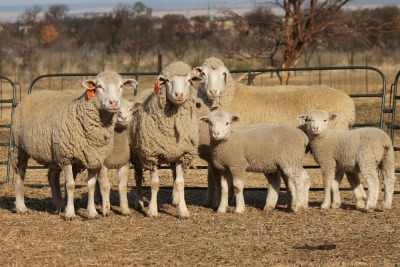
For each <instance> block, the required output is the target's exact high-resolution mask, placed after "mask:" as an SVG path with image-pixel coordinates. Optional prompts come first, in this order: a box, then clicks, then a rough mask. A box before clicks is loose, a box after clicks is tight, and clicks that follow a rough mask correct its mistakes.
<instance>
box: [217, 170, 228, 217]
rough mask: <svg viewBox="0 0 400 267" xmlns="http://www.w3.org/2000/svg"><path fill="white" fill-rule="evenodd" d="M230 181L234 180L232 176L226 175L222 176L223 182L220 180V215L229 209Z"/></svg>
mask: <svg viewBox="0 0 400 267" xmlns="http://www.w3.org/2000/svg"><path fill="white" fill-rule="evenodd" d="M228 179H232V176H231V175H230V174H227V173H224V174H222V175H221V180H220V187H221V192H220V195H221V198H220V202H219V207H218V210H217V212H219V213H226V209H227V208H228V206H229V204H228V190H229V189H228Z"/></svg>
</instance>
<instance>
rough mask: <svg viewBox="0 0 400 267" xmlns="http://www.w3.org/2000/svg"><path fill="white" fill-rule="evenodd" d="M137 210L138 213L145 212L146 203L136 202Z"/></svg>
mask: <svg viewBox="0 0 400 267" xmlns="http://www.w3.org/2000/svg"><path fill="white" fill-rule="evenodd" d="M135 209H136V210H138V211H143V210H144V202H143V201H139V200H137V201H135Z"/></svg>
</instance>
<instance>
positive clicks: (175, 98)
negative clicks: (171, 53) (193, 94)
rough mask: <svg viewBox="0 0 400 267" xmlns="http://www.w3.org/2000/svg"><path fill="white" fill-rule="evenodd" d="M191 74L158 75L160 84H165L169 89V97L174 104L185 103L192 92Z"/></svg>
mask: <svg viewBox="0 0 400 267" xmlns="http://www.w3.org/2000/svg"><path fill="white" fill-rule="evenodd" d="M191 78H192V77H191V74H190V73H188V74H186V75H182V76H181V75H174V76H172V77H166V76H164V75H159V76H158V84H159V85H164V86H165V87H166V89H167V90H166V91H167V98H168V100H169V101H171V102H172V103H174V104H177V105H179V104H182V103H184V102H185V101H186V100H187V99H188V97H189V94H190V87H191V86H192V79H191Z"/></svg>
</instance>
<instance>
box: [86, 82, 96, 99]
mask: <svg viewBox="0 0 400 267" xmlns="http://www.w3.org/2000/svg"><path fill="white" fill-rule="evenodd" d="M95 93H96V87H95V86H94V83H89V89H87V90H86V97H87V99H88V100H90V99H92V97H93V96H94V94H95Z"/></svg>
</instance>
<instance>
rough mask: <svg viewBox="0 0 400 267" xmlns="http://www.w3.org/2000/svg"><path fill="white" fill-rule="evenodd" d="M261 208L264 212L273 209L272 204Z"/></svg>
mask: <svg viewBox="0 0 400 267" xmlns="http://www.w3.org/2000/svg"><path fill="white" fill-rule="evenodd" d="M263 210H264V212H270V211H273V210H274V207H272V206H265V207H264V209H263Z"/></svg>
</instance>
